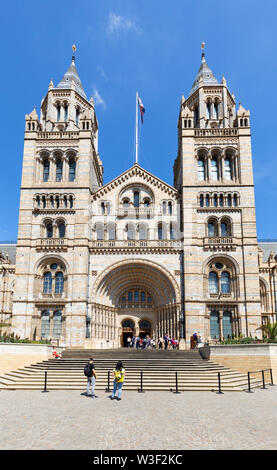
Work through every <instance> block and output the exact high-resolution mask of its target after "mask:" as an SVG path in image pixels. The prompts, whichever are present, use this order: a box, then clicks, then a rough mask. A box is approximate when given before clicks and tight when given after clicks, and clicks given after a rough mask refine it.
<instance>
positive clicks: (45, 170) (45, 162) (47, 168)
mask: <svg viewBox="0 0 277 470" xmlns="http://www.w3.org/2000/svg"><path fill="white" fill-rule="evenodd" d="M49 173H50V161H49V159H48V158H45V159H44V160H43V182H44V183H47V181H48V180H49Z"/></svg>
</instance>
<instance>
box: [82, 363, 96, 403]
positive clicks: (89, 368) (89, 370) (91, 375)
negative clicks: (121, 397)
mask: <svg viewBox="0 0 277 470" xmlns="http://www.w3.org/2000/svg"><path fill="white" fill-rule="evenodd" d="M84 374H85V376H86V377H87V396H88V397H89V389H90V387H91V397H92V398H94V397H95V393H94V389H95V382H96V372H95V365H94V363H93V358H92V357H91V358H90V359H89V362H88V363H87V365H86V366H85V368H84Z"/></svg>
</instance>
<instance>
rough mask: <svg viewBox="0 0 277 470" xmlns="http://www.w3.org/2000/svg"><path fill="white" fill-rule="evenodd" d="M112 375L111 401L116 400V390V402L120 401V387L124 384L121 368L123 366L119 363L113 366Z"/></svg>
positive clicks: (123, 370) (123, 372)
mask: <svg viewBox="0 0 277 470" xmlns="http://www.w3.org/2000/svg"><path fill="white" fill-rule="evenodd" d="M113 373H114V387H113V392H112V396H111V399H112V400H114V399H115V398H116V396H115V395H116V391H117V390H118V397H117V399H118V400H121V393H122V387H123V384H124V382H125V375H126V373H125V369H124V368H123V364H122V362H121V361H118V363H117V364H116V366H115V369H114V371H113Z"/></svg>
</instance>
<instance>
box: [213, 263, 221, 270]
mask: <svg viewBox="0 0 277 470" xmlns="http://www.w3.org/2000/svg"><path fill="white" fill-rule="evenodd" d="M215 267H216V269H222V268H223V264H221V263H215Z"/></svg>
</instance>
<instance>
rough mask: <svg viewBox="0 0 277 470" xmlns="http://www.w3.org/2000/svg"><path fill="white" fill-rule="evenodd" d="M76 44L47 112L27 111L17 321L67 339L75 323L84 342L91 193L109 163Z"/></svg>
mask: <svg viewBox="0 0 277 470" xmlns="http://www.w3.org/2000/svg"><path fill="white" fill-rule="evenodd" d="M72 49H73V56H72V61H71V65H70V67H69V69H68V71H67V72H66V73H65V74H64V76H63V78H62V80H61V81H60V82H59V84H58V85H57V86H56V87H55V86H54V84H53V81H52V80H51V82H50V84H49V87H48V91H47V94H46V96H45V97H44V98H43V99H42V102H41V110H40V117H38V114H37V111H36V109H34V110H33V111H32V112H31V113H30V114H29V115H26V117H25V120H26V126H25V136H24V152H23V168H22V180H21V192H20V209H19V224H18V240H17V253H16V266H17V267H16V284H15V292H14V305H13V327H14V331H15V333H16V334H19V335H20V336H21V337H29V338H33V339H40V338H43V339H46V338H48V337H50V336H51V337H52V338H55V335H56V336H57V337H59V338H61V339H64V340H66V338H65V334H66V335H70V334H71V333H70V332H74V331H75V330H76V331H77V333H76V335H75V338H76V339H75V341H76V344H78V341H79V342H82V340H83V338H84V337H85V332H86V318H87V308H88V307H87V305H88V296H89V293H88V270H89V249H88V240H89V238H90V231H91V226H90V223H89V222H90V215H91V204H90V203H91V195H92V193H93V192H95V191H96V190H97V189H98V188H99V187H100V186H101V185H102V183H103V167H102V162H101V160H100V158H99V154H98V122H97V118H96V114H95V109H94V102H93V99H92V98H91V100H90V101H89V100H88V98H87V96H86V93H85V91H84V89H83V87H82V83H81V80H80V78H79V75H78V72H77V69H76V65H75V50H76V47H75V46H73V48H72ZM73 287H74V288H73ZM66 324H67V326H68V328H66ZM67 340H68V338H67Z"/></svg>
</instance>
